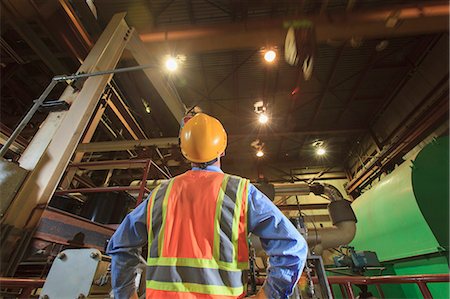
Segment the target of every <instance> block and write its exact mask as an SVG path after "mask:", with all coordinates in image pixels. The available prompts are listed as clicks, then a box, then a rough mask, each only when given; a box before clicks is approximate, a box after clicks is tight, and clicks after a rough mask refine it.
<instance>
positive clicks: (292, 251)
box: [107, 165, 308, 299]
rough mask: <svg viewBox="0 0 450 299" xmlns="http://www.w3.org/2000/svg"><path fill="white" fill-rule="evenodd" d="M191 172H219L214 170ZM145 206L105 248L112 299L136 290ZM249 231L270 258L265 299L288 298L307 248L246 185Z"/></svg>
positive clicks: (277, 212) (144, 232)
mask: <svg viewBox="0 0 450 299" xmlns="http://www.w3.org/2000/svg"><path fill="white" fill-rule="evenodd" d="M192 170H194V171H216V172H222V170H221V169H220V168H219V167H217V166H212V165H210V166H208V167H207V168H206V169H205V170H203V169H200V168H195V167H194V168H193V169H192ZM147 202H148V199H147V200H145V201H144V202H143V203H141V204H140V205H139V206H138V207H137V208H136V209H134V211H133V212H131V213H130V214H128V215H127V217H126V218H125V219H124V220H123V222H122V223H121V224H120V226H119V227H118V228H117V230H116V232H115V233H114V235H113V236H112V237H111V240H110V242H109V244H108V249H107V253H108V254H109V255H111V257H112V261H111V272H112V273H111V275H112V286H113V290H114V296H115V298H120V299H123V298H126V299H128V298H129V297H130V296H131V294H132V293H133V292H134V290H135V285H134V284H135V282H134V279H135V270H136V267H137V266H138V264H139V263H140V260H141V258H140V257H139V256H140V254H141V248H142V246H144V245H145V244H146V243H147V242H148V235H147ZM247 210H248V212H247V213H248V214H247V219H248V231H249V232H251V233H252V234H254V235H256V236H258V237H260V239H261V244H262V246H263V248H264V250H265V251H266V253H267V255H268V256H269V264H270V266H269V269H268V275H267V280H266V282H265V285H264V291H265V293H266V296H267V297H268V298H271V299H272V298H277V299H278V298H281V299H284V298H287V297H288V296H289V295H291V294H292V291H293V288H294V286H295V285H296V284H297V281H298V279H299V276H300V274H301V273H302V271H303V267H304V265H305V261H306V256H307V251H308V246H307V244H306V242H305V239H304V238H303V237H302V236H301V235H300V233H299V232H298V231H297V229H296V228H295V227H294V226H293V225H292V223H291V222H290V221H289V219H287V218H286V216H284V215H283V214H282V213H281V211H280V210H279V209H278V208H277V207H276V206H275V205H274V204H273V203H272V202H271V201H270V200H269V199H268V198H267V197H266V196H265V195H264V194H263V193H262V192H261V191H259V190H258V189H257V188H256V187H255V186H253V185H252V184H250V185H249V195H248V209H247Z"/></svg>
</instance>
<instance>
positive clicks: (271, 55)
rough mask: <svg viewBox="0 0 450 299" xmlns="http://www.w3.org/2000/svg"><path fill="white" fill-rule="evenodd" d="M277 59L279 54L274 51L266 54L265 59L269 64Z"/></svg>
mask: <svg viewBox="0 0 450 299" xmlns="http://www.w3.org/2000/svg"><path fill="white" fill-rule="evenodd" d="M276 57H277V53H275V51H273V50H269V51H267V52H266V53H265V54H264V59H265V60H266V61H267V62H273V61H274V60H275V58H276Z"/></svg>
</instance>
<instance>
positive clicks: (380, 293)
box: [375, 283, 384, 299]
mask: <svg viewBox="0 0 450 299" xmlns="http://www.w3.org/2000/svg"><path fill="white" fill-rule="evenodd" d="M375 286H376V287H377V291H378V294H379V295H380V298H381V299H384V292H383V289H382V288H381V285H380V284H378V283H377V284H376V285H375Z"/></svg>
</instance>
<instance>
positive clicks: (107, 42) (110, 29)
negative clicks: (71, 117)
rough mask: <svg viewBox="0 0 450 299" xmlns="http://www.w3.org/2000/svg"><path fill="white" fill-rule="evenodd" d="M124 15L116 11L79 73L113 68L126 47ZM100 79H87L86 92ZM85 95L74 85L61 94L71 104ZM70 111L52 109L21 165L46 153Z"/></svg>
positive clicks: (32, 163) (30, 165)
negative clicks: (121, 35) (121, 34)
mask: <svg viewBox="0 0 450 299" xmlns="http://www.w3.org/2000/svg"><path fill="white" fill-rule="evenodd" d="M124 15H125V14H117V15H115V16H114V17H113V18H112V20H111V22H110V23H109V24H108V26H107V27H106V29H105V31H104V32H103V34H102V35H101V36H100V38H99V39H98V41H97V43H96V44H95V46H94V47H93V48H92V50H91V52H89V55H88V56H87V57H86V59H85V60H84V62H83V64H82V65H81V66H80V68H79V69H78V70H77V73H91V72H93V71H99V70H110V69H112V68H114V66H115V65H116V64H117V61H116V58H115V56H117V53H116V55H114V53H115V52H117V50H118V49H120V48H122V47H123V45H122V43H123V42H124V40H123V39H118V38H117V34H119V32H116V29H117V27H118V26H119V24H121V21H122V19H123V18H124ZM127 30H128V29H127ZM122 51H123V50H120V54H118V56H119V57H120V55H121V53H122ZM111 58H113V59H111ZM117 59H118V58H117ZM104 77H108V76H104ZM97 80H100V79H99V78H90V79H87V80H86V82H85V88H84V90H85V92H86V91H87V88H86V87H87V85H88V83H89V82H97ZM85 96H86V94H84V93H83V94H82V92H75V90H74V89H73V88H72V87H67V88H66V89H65V91H64V92H63V94H62V95H61V97H60V99H61V100H64V101H66V102H67V103H69V104H72V103H74V102H75V101H76V100H77V99H84V97H85ZM97 100H98V98H97ZM83 101H84V100H83ZM71 110H72V109H71ZM68 113H69V111H62V112H52V113H50V114H49V115H48V116H47V118H46V119H45V121H44V122H43V123H42V124H41V128H40V129H39V131H38V132H37V133H36V135H35V136H34V137H33V140H32V141H31V142H30V144H29V145H28V147H27V149H26V150H25V152H24V153H23V154H22V156H21V158H20V160H19V164H20V166H21V167H22V168H24V169H26V170H33V169H34V167H35V166H36V164H37V162H38V161H39V159H40V157H41V156H42V155H43V153H44V151H45V149H46V148H47V146H48V145H49V143H50V141H51V140H52V138H53V136H54V135H55V132H56V130H57V129H58V128H59V126H60V125H61V123H62V122H63V120H64V118H65V116H66V114H68Z"/></svg>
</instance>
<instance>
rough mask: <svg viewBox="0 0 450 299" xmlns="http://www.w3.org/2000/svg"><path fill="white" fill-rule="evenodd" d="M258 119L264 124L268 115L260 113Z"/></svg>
mask: <svg viewBox="0 0 450 299" xmlns="http://www.w3.org/2000/svg"><path fill="white" fill-rule="evenodd" d="M258 120H259V122H260V123H262V124H266V123H267V122H268V121H269V117H268V116H267V115H266V114H264V113H261V114H260V115H259V119H258Z"/></svg>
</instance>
